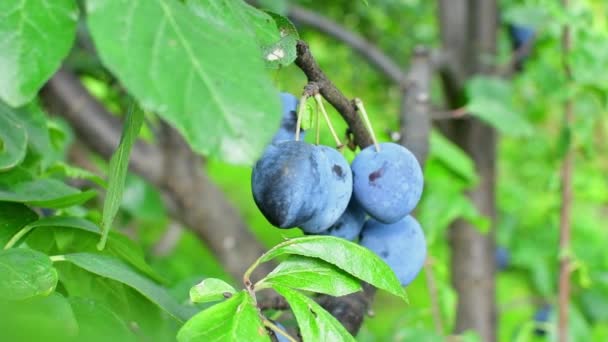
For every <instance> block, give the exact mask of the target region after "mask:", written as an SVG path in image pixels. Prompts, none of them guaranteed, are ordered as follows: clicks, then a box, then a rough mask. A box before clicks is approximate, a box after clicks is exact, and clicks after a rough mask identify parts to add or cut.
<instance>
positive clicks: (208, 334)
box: [177, 291, 270, 342]
mask: <svg viewBox="0 0 608 342" xmlns="http://www.w3.org/2000/svg"><path fill="white" fill-rule="evenodd" d="M177 340H178V341H180V342H186V341H201V342H207V341H251V342H256V341H270V337H269V336H268V333H267V332H266V329H265V328H264V325H263V324H262V321H261V320H260V316H259V315H258V310H257V308H256V307H255V303H254V302H253V298H251V296H250V295H249V294H248V293H246V292H245V291H241V292H239V293H238V294H236V295H235V296H233V297H232V298H230V299H227V300H226V301H224V302H221V303H219V304H216V305H214V306H212V307H210V308H209V309H206V310H204V311H202V312H200V313H198V314H197V315H196V316H194V317H192V318H191V319H190V320H189V321H188V322H186V323H185V324H184V326H183V327H182V328H181V329H180V330H179V332H178V334H177Z"/></svg>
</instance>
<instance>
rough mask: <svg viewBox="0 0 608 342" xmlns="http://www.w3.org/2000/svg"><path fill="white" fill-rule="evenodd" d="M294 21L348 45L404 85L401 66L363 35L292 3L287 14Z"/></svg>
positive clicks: (393, 79)
mask: <svg viewBox="0 0 608 342" xmlns="http://www.w3.org/2000/svg"><path fill="white" fill-rule="evenodd" d="M287 15H288V16H289V17H290V18H291V19H292V20H293V21H294V22H296V23H299V24H302V25H306V26H310V27H314V28H315V29H317V30H318V31H319V32H322V33H325V34H327V35H329V36H331V37H334V38H335V39H337V40H339V41H341V42H343V43H345V44H346V45H348V46H350V47H351V48H352V49H353V50H354V51H355V52H357V53H359V54H360V55H361V56H362V57H363V58H365V59H366V60H367V61H368V62H369V63H370V65H372V66H373V67H375V68H376V69H378V71H380V72H381V73H383V74H384V75H386V77H388V78H390V79H391V80H392V81H393V82H395V83H396V84H399V85H404V81H405V78H406V75H405V73H404V72H403V71H402V69H401V67H400V66H399V65H398V64H397V63H395V62H394V61H393V60H392V59H391V58H390V57H388V56H387V55H386V54H385V53H384V52H382V51H381V50H380V49H378V48H377V47H376V46H375V45H374V44H372V43H370V42H368V41H367V40H365V39H364V38H363V37H361V36H359V35H357V34H355V33H353V32H351V31H349V30H347V29H345V28H344V27H342V26H340V25H338V24H337V23H335V22H333V21H331V20H329V19H327V18H325V17H323V16H321V15H319V14H317V13H315V12H313V11H310V10H307V9H305V8H302V7H300V6H296V5H292V6H291V7H290V8H289V12H288V14H287Z"/></svg>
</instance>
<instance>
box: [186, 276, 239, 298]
mask: <svg viewBox="0 0 608 342" xmlns="http://www.w3.org/2000/svg"><path fill="white" fill-rule="evenodd" d="M234 293H236V290H235V289H234V287H232V286H231V285H230V284H228V283H226V282H225V281H223V280H221V279H216V278H207V279H205V280H203V281H201V282H200V283H198V284H196V285H195V286H194V287H192V288H191V289H190V300H191V301H192V302H193V303H206V302H215V301H218V300H222V299H225V298H227V297H230V296H231V295H233V294H234Z"/></svg>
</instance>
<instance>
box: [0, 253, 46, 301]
mask: <svg viewBox="0 0 608 342" xmlns="http://www.w3.org/2000/svg"><path fill="white" fill-rule="evenodd" d="M57 280H58V279H57V270H55V268H53V263H52V262H51V259H49V257H48V256H46V255H45V254H42V253H40V252H38V251H35V250H32V249H26V248H10V249H6V250H3V251H0V298H1V299H11V300H20V299H26V298H30V297H34V296H38V295H48V294H49V293H51V292H53V290H54V289H55V286H57Z"/></svg>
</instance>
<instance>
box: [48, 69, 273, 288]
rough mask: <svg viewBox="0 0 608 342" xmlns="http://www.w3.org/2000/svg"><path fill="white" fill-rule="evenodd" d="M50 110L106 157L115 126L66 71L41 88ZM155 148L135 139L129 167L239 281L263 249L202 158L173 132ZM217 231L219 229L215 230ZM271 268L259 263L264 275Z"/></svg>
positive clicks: (114, 142) (111, 148)
mask: <svg viewBox="0 0 608 342" xmlns="http://www.w3.org/2000/svg"><path fill="white" fill-rule="evenodd" d="M42 96H43V99H44V101H45V102H46V104H47V107H48V108H49V109H50V111H52V112H54V113H57V114H59V115H61V116H63V117H64V118H65V119H66V120H67V121H68V122H69V123H70V124H71V126H72V127H73V128H74V130H75V131H76V134H77V135H78V136H79V137H80V139H81V141H83V142H84V143H85V144H87V145H88V147H89V148H91V149H92V150H93V151H95V152H97V153H99V154H100V155H102V156H103V157H104V158H109V157H110V156H111V155H112V153H113V152H114V149H115V148H116V146H117V145H118V141H119V139H120V131H121V130H120V126H121V125H120V122H119V120H118V119H117V118H116V117H113V116H112V115H111V114H110V113H108V112H107V110H106V109H105V108H104V107H103V106H102V105H101V104H100V103H99V102H98V101H97V100H96V99H95V98H93V97H92V96H91V95H90V94H89V93H88V91H87V90H86V89H85V88H84V87H83V86H82V84H81V83H80V81H79V80H78V78H77V77H76V76H75V75H74V74H72V73H71V72H70V71H67V70H65V69H61V70H59V71H58V72H57V73H56V74H55V75H54V76H53V77H52V78H51V80H50V81H49V82H48V84H47V85H46V86H45V87H44V88H43V91H42ZM164 132H165V134H164V137H163V139H161V140H162V144H161V146H160V147H157V146H153V145H149V144H145V143H142V142H141V141H139V142H138V143H137V144H136V145H135V146H134V148H133V153H131V163H130V167H131V169H132V171H134V172H135V173H137V174H139V175H140V176H142V177H143V178H145V179H146V180H148V181H149V182H150V183H152V184H153V185H155V186H156V187H157V188H159V189H160V190H161V191H162V193H163V195H164V200H165V204H166V205H167V207H168V209H169V212H170V214H171V216H172V217H173V218H174V219H175V220H177V221H179V222H181V223H182V224H183V225H184V226H185V227H188V229H191V230H192V231H194V232H195V233H196V235H197V236H198V237H199V238H201V240H203V241H204V242H205V243H206V244H207V245H208V246H209V247H210V248H211V250H212V251H213V252H214V254H215V255H216V256H217V257H218V259H219V260H220V262H221V263H222V264H223V265H224V266H225V268H226V270H227V272H228V273H230V274H231V275H232V276H233V277H234V278H235V279H239V278H240V277H241V276H242V274H243V273H244V272H245V270H246V269H247V267H248V266H249V265H250V264H251V263H252V262H253V261H254V260H256V259H257V258H258V257H259V256H260V255H261V254H262V253H263V252H264V248H263V247H262V245H261V244H260V243H258V242H257V241H256V239H255V237H254V236H253V234H251V232H250V231H249V229H248V228H247V226H246V224H245V223H244V221H243V220H242V218H241V217H240V215H239V214H238V211H237V210H236V209H235V208H234V207H233V206H232V205H231V204H230V203H229V202H228V201H227V200H226V198H225V196H224V194H223V193H222V191H221V190H220V189H219V188H218V187H217V186H216V185H215V184H213V183H212V182H211V181H210V180H209V178H208V176H207V175H206V174H205V172H204V171H203V168H202V167H201V159H200V157H198V156H197V155H196V154H194V152H192V150H191V149H190V148H189V147H188V146H187V144H186V143H185V142H184V141H183V140H182V138H181V137H180V136H179V134H177V133H176V132H174V131H172V130H167V129H165V130H164ZM217 227H222V229H217ZM270 267H271V265H261V268H262V269H261V271H263V272H269V271H270Z"/></svg>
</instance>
